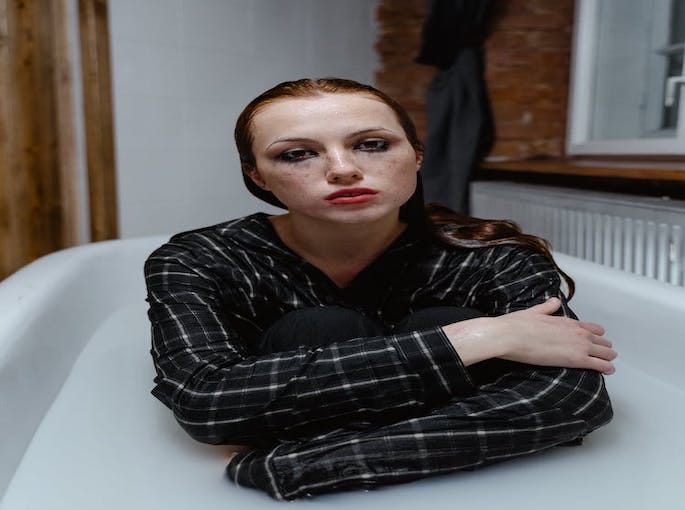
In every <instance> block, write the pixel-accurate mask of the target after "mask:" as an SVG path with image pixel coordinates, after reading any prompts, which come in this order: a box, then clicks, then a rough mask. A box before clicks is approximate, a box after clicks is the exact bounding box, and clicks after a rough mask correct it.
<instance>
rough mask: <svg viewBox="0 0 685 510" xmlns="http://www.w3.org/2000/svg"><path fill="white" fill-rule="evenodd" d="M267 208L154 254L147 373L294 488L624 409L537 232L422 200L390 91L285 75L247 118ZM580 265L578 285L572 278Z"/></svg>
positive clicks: (235, 474)
mask: <svg viewBox="0 0 685 510" xmlns="http://www.w3.org/2000/svg"><path fill="white" fill-rule="evenodd" d="M235 138H236V143H237V146H238V151H239V154H240V158H241V163H242V169H243V174H244V178H245V182H246V184H247V187H248V189H249V190H250V191H251V192H252V193H254V194H255V195H257V196H258V197H260V198H262V199H264V200H266V201H267V202H269V203H271V204H275V205H278V206H280V207H284V208H286V209H287V212H286V213H285V214H282V215H274V216H267V215H266V214H263V213H259V214H254V215H251V216H248V217H246V218H241V219H237V220H233V221H230V222H227V223H223V224H219V225H215V226H212V227H207V228H202V229H199V230H195V231H192V232H186V233H182V234H178V235H176V236H174V237H173V238H172V239H171V240H170V242H169V243H167V244H165V245H164V246H162V247H160V248H159V249H158V250H156V251H155V252H154V253H153V254H152V255H151V256H150V258H149V259H148V261H147V263H146V266H145V271H146V280H147V286H148V299H149V302H150V310H149V317H150V320H151V322H152V327H153V329H152V331H153V349H152V355H153V358H154V362H155V367H156V370H157V377H156V379H155V383H156V386H155V388H154V389H153V394H154V395H155V396H156V397H157V398H159V399H160V400H161V401H162V402H163V403H164V404H166V405H167V406H168V407H170V408H171V409H172V410H173V412H174V415H175V417H176V419H177V420H178V422H179V423H180V424H181V426H182V427H183V428H184V429H185V430H186V431H187V432H188V433H189V434H190V435H191V436H192V437H194V438H195V439H197V440H198V441H202V442H207V443H212V444H235V445H237V444H239V445H246V447H245V448H243V449H242V450H241V451H240V452H239V453H237V454H235V455H234V456H233V457H232V459H231V462H230V464H229V466H228V474H229V476H230V477H231V478H232V479H234V480H235V481H236V482H237V483H239V484H240V485H243V486H253V487H257V488H260V489H262V490H265V491H267V492H268V493H269V494H271V495H272V496H274V497H276V498H279V499H292V498H296V497H299V496H302V495H304V494H311V493H321V492H328V491H332V490H336V489H342V488H353V487H372V486H376V485H380V484H389V483H397V482H403V481H408V480H413V479H417V478H421V477H425V476H428V475H432V474H437V473H445V472H450V471H455V470H460V469H470V468H474V467H478V466H483V465H487V464H490V463H493V462H497V461H501V460H505V459H510V458H514V457H518V456H521V455H524V454H529V453H533V452H537V451H540V450H544V449H547V448H550V447H552V446H555V445H559V444H566V443H572V442H578V441H579V439H580V438H582V437H583V436H584V435H586V434H587V433H589V432H590V431H592V430H594V429H595V428H597V427H599V426H601V425H603V424H605V423H607V422H608V421H609V420H610V419H611V416H612V411H611V405H610V402H609V398H608V396H607V394H606V391H605V388H604V383H603V378H602V375H601V374H602V373H604V374H609V373H612V372H613V370H614V367H613V364H612V360H613V359H614V358H615V356H616V353H615V352H614V351H613V350H612V348H611V343H610V342H609V341H608V340H606V339H605V338H604V337H603V336H602V335H603V334H604V331H603V329H602V327H601V326H600V325H598V324H593V323H588V322H581V321H578V320H575V317H574V316H573V313H572V312H571V311H570V310H569V308H568V307H567V305H566V297H565V296H564V294H563V292H562V290H561V286H562V283H561V282H562V277H561V276H560V275H563V273H561V272H560V270H559V269H558V268H557V267H556V265H555V263H554V262H553V260H552V258H551V256H550V254H549V251H548V250H547V248H546V247H545V244H544V242H542V241H541V240H539V239H537V238H534V237H532V236H527V235H524V234H522V233H521V232H520V231H519V230H518V229H516V228H515V226H513V225H512V224H511V223H508V222H493V221H485V220H476V219H473V218H468V217H460V216H457V215H456V214H454V213H451V212H450V211H449V210H447V209H445V208H442V207H439V206H431V207H429V208H428V209H426V208H425V207H424V205H423V199H422V196H421V189H420V180H418V178H417V176H418V170H419V167H420V165H421V157H422V146H421V143H420V142H419V140H418V138H417V136H416V132H415V129H414V126H413V124H412V122H411V120H410V119H409V117H408V116H407V114H406V112H405V111H404V110H403V109H402V108H401V107H400V106H399V105H398V104H397V103H396V102H395V101H393V100H392V99H391V98H389V97H388V96H387V95H385V94H383V93H382V92H380V91H378V90H376V89H374V88H372V87H369V86H366V85H362V84H359V83H356V82H352V81H347V80H340V79H322V80H299V81H295V82H286V83H282V84H280V85H277V86H276V87H274V88H273V89H271V90H269V91H267V92H265V93H263V94H262V95H260V96H259V97H257V98H256V99H255V100H253V101H252V102H251V103H250V104H249V105H248V106H247V107H246V108H245V110H244V111H243V113H242V114H241V115H240V117H239V119H238V121H237V125H236V131H235ZM563 277H564V278H566V281H567V283H568V284H569V288H570V290H571V292H572V282H571V280H570V279H569V278H567V277H566V276H565V275H563Z"/></svg>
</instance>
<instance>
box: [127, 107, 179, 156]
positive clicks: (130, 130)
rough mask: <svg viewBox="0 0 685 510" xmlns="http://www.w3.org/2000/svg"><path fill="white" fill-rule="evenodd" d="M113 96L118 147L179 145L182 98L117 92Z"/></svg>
mask: <svg viewBox="0 0 685 510" xmlns="http://www.w3.org/2000/svg"><path fill="white" fill-rule="evenodd" d="M115 99H116V112H115V116H114V123H115V132H116V142H117V148H118V150H123V149H128V148H153V149H154V148H162V149H163V148H179V147H182V146H183V143H184V127H183V125H184V124H183V121H184V109H183V102H182V101H180V100H178V99H176V98H169V97H156V96H141V95H135V94H121V95H117V96H116V97H115Z"/></svg>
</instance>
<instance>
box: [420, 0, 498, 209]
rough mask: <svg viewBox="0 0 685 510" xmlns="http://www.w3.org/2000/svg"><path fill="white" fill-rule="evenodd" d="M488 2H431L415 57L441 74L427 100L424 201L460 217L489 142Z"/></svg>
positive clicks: (452, 0) (423, 169)
mask: <svg viewBox="0 0 685 510" xmlns="http://www.w3.org/2000/svg"><path fill="white" fill-rule="evenodd" d="M493 1H494V0H431V2H430V8H429V13H428V17H427V18H426V21H425V23H424V26H423V33H422V43H421V49H420V52H419V54H418V56H417V57H416V62H418V63H420V64H427V65H433V66H436V67H438V68H439V69H440V72H439V73H438V74H437V76H436V77H435V78H434V79H433V81H432V82H431V84H430V86H429V88H428V94H427V97H426V116H427V121H428V135H427V138H426V152H425V154H424V161H423V166H422V172H421V173H422V174H423V184H424V193H425V198H426V201H427V202H439V203H442V204H444V205H447V206H449V207H450V208H452V209H454V210H455V211H457V212H462V213H468V211H469V182H470V179H471V176H472V175H473V172H474V170H475V168H476V166H477V165H478V163H479V161H480V160H481V159H482V158H483V157H484V156H485V155H486V154H487V153H488V151H489V150H490V148H491V146H492V142H493V139H494V128H493V122H492V114H491V111H490V105H489V101H488V96H487V89H486V87H485V79H484V70H483V69H484V62H483V60H484V59H483V43H484V41H485V38H486V37H487V33H488V30H489V23H490V20H491V17H492V16H491V14H492V13H491V11H492V7H493V6H492V4H493Z"/></svg>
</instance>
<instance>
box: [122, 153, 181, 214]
mask: <svg viewBox="0 0 685 510" xmlns="http://www.w3.org/2000/svg"><path fill="white" fill-rule="evenodd" d="M183 156H184V151H183V150H173V149H150V148H145V149H127V150H124V151H120V153H119V154H118V157H117V194H118V195H119V197H120V199H121V200H122V201H124V202H143V201H146V200H152V201H155V200H159V199H164V198H166V199H172V198H173V199H178V198H182V197H183V196H184V195H185V194H186V193H187V190H188V186H189V184H190V183H192V182H193V179H194V175H193V171H192V169H190V168H188V167H187V166H186V164H185V161H186V158H184V157H183Z"/></svg>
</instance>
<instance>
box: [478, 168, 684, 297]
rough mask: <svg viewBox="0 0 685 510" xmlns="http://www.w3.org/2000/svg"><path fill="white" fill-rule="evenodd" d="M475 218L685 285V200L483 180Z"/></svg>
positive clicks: (578, 254) (576, 253)
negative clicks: (507, 223) (506, 223)
mask: <svg viewBox="0 0 685 510" xmlns="http://www.w3.org/2000/svg"><path fill="white" fill-rule="evenodd" d="M471 214H472V215H473V216H477V217H480V218H497V219H510V220H513V221H515V222H516V223H517V224H518V225H519V226H520V227H521V228H522V229H523V231H524V232H526V233H529V234H535V235H537V236H540V237H543V238H544V239H546V240H547V241H549V242H550V244H551V246H552V249H553V250H554V251H555V252H560V253H565V254H568V255H571V256H574V257H578V258H582V259H585V260H590V261H593V262H596V263H598V264H602V265H605V266H610V267H614V268H617V269H620V270H622V271H628V272H631V273H635V274H638V275H642V276H646V277H648V278H653V279H656V280H659V281H662V282H666V283H670V284H673V285H678V286H685V277H684V275H683V272H684V269H683V268H684V266H685V239H684V235H683V234H684V231H685V201H676V200H668V199H660V198H651V197H638V196H629V195H619V194H613V193H601V192H594V191H585V190H574V189H568V188H557V187H551V186H536V185H529V184H520V183H510V182H489V181H483V182H474V183H472V184H471Z"/></svg>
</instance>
